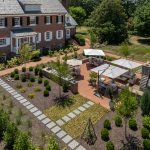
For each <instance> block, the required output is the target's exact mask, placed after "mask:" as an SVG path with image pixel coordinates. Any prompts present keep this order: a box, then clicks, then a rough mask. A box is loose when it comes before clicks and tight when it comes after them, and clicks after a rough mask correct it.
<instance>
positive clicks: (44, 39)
mask: <svg viewBox="0 0 150 150" xmlns="http://www.w3.org/2000/svg"><path fill="white" fill-rule="evenodd" d="M44 40H45V41H46V32H45V33H44Z"/></svg>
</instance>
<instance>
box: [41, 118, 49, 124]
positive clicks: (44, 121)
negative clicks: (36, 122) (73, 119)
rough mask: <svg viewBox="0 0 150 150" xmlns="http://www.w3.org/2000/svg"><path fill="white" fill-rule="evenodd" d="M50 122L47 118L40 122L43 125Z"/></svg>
mask: <svg viewBox="0 0 150 150" xmlns="http://www.w3.org/2000/svg"><path fill="white" fill-rule="evenodd" d="M50 121H51V120H50V119H49V118H45V119H44V120H42V122H43V123H44V124H47V123H49V122H50Z"/></svg>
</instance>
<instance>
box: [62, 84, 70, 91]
mask: <svg viewBox="0 0 150 150" xmlns="http://www.w3.org/2000/svg"><path fill="white" fill-rule="evenodd" d="M68 88H69V87H68V84H67V82H65V83H64V84H63V92H68Z"/></svg>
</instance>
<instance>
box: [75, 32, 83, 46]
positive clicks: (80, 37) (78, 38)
mask: <svg viewBox="0 0 150 150" xmlns="http://www.w3.org/2000/svg"><path fill="white" fill-rule="evenodd" d="M74 39H75V40H76V41H77V43H78V44H79V45H80V46H84V45H85V39H84V37H83V36H82V35H80V34H76V35H75V36H74Z"/></svg>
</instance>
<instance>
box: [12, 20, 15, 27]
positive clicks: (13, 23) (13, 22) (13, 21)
mask: <svg viewBox="0 0 150 150" xmlns="http://www.w3.org/2000/svg"><path fill="white" fill-rule="evenodd" d="M12 25H13V26H15V20H14V18H12Z"/></svg>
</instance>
